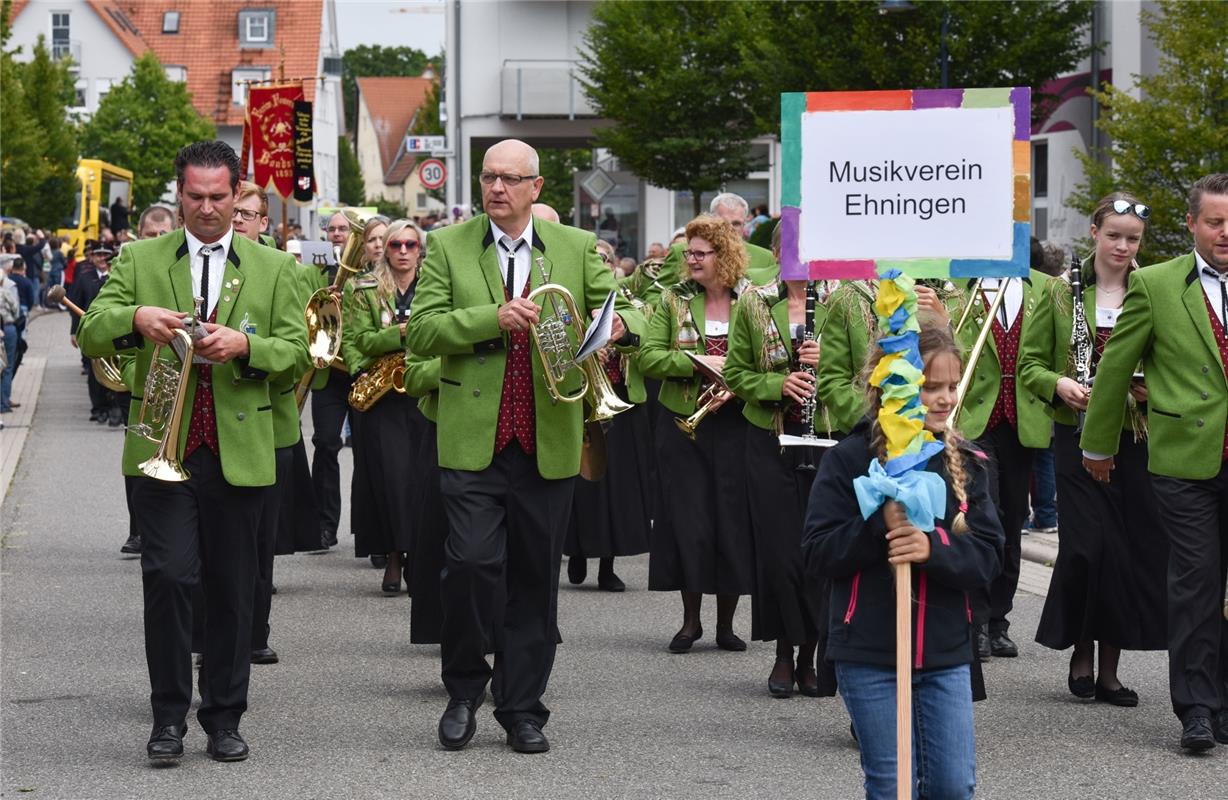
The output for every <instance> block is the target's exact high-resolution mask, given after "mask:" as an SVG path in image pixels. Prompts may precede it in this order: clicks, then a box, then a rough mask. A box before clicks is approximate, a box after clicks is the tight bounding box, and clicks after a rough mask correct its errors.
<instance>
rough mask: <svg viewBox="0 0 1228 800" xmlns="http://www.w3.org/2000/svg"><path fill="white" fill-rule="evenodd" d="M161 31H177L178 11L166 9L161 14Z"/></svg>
mask: <svg viewBox="0 0 1228 800" xmlns="http://www.w3.org/2000/svg"><path fill="white" fill-rule="evenodd" d="M162 32H163V33H179V12H178V11H167V12H166V13H165V14H163V15H162Z"/></svg>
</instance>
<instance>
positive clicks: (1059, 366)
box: [1019, 260, 1131, 428]
mask: <svg viewBox="0 0 1228 800" xmlns="http://www.w3.org/2000/svg"><path fill="white" fill-rule="evenodd" d="M1083 286H1084V289H1083V308H1084V309H1085V313H1086V315H1087V334H1088V336H1090V337H1091V339H1092V341H1093V342H1094V341H1095V338H1096V284H1095V269H1094V268H1093V267H1092V266H1091V264H1090V260H1089V262H1087V263H1085V264H1084V266H1083ZM1070 295H1071V290H1070V283H1069V282H1068V281H1065V280H1061V279H1056V280H1050V281H1049V285H1048V287H1047V289H1046V291H1044V292H1043V293H1042V294H1041V295H1040V297H1039V298H1038V300H1037V303H1036V311H1035V313H1034V314H1033V316H1032V324H1031V325H1029V326H1028V329H1027V330H1026V331H1025V332H1024V336H1023V339H1022V341H1021V343H1020V348H1019V380H1020V382H1021V383H1023V385H1024V386H1025V387H1026V388H1027V389H1028V391H1030V392H1032V393H1033V394H1035V395H1036V396H1037V397H1039V398H1040V399H1041V400H1043V401H1045V402H1046V403H1048V406H1047V407H1046V408H1045V411H1047V412H1048V413H1049V415H1050V416H1051V417H1053V420H1054V422H1060V423H1061V424H1063V425H1072V426H1073V425H1077V424H1078V416H1077V415H1076V414H1075V411H1074V409H1072V408H1071V407H1070V406H1068V405H1066V404H1065V403H1064V402H1063V401H1062V399H1061V398H1060V397H1058V396H1057V382H1058V379H1059V378H1073V377H1074V370H1073V369H1071V364H1070V335H1071V331H1072V330H1073V328H1074V304H1073V302H1072V300H1071V296H1070ZM1123 424H1124V425H1125V427H1126V428H1130V427H1131V426H1130V423H1129V420H1128V419H1126V420H1123Z"/></svg>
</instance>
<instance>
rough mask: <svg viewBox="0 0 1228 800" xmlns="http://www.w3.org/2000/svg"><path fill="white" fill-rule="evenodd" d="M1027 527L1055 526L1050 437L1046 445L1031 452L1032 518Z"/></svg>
mask: <svg viewBox="0 0 1228 800" xmlns="http://www.w3.org/2000/svg"><path fill="white" fill-rule="evenodd" d="M1029 527H1032V528H1056V527H1057V479H1056V477H1055V476H1054V457H1053V439H1052V438H1050V439H1049V446H1048V447H1046V448H1045V449H1044V450H1037V451H1035V452H1034V453H1032V519H1031V522H1030V524H1029Z"/></svg>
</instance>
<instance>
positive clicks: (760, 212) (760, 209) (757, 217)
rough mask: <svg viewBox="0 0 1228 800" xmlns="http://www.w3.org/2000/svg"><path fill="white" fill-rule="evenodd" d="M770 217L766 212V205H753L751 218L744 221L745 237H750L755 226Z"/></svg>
mask: <svg viewBox="0 0 1228 800" xmlns="http://www.w3.org/2000/svg"><path fill="white" fill-rule="evenodd" d="M771 218H772V217H771V215H769V214H768V207H767V206H766V205H764V204H763V203H760V204H759V205H757V206H755V211H754V216H753V217H752V218H751V220H750V222H747V223H746V238H747V239H749V238H750V237H752V236H754V235H755V228H758V227H759V226H760V225H762V224H763V223H765V222H767V221H769V220H771Z"/></svg>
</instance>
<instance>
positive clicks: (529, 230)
mask: <svg viewBox="0 0 1228 800" xmlns="http://www.w3.org/2000/svg"><path fill="white" fill-rule="evenodd" d="M490 233H491V235H492V236H494V237H495V241H496V242H501V241H503V237H505V236H506V237H507V238H508V239H511V240H512V241H513V242H514V241H516V240H517V239H523V240H524V241H525V243H526V244H528V245H529V247H532V246H533V217H529V224H528V225H526V226H525V228H524V230H523V231H521V232H520V235H519V236H512V235H511V234H510V233H507V232H505V231H504V230H503V229H502V228H500V227H499V226H498V225H496V224H495V221H494V220H493V219H492V220H491V221H490Z"/></svg>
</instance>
